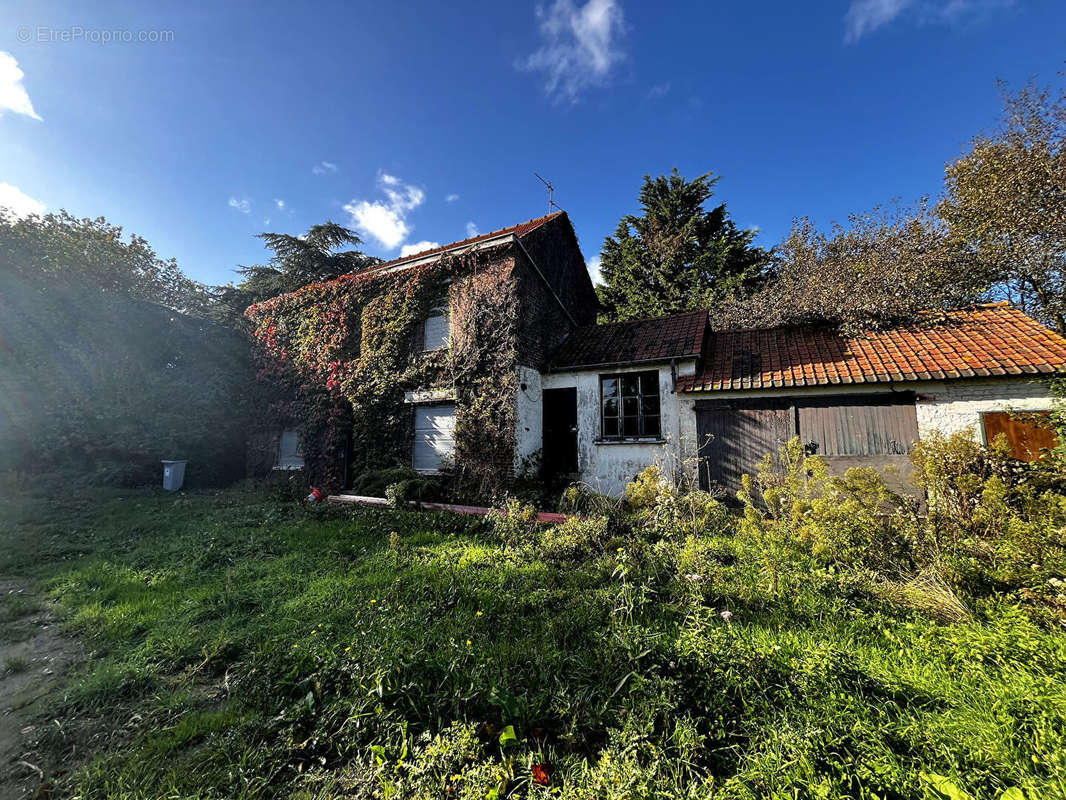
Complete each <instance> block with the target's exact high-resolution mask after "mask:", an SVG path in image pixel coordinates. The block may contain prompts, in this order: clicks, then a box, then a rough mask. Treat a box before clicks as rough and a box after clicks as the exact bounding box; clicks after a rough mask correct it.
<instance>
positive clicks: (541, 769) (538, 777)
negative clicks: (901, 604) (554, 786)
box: [533, 764, 552, 786]
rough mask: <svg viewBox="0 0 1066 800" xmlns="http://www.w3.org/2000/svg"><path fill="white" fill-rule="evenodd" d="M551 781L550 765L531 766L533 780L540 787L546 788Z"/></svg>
mask: <svg viewBox="0 0 1066 800" xmlns="http://www.w3.org/2000/svg"><path fill="white" fill-rule="evenodd" d="M551 779H552V768H551V765H550V764H534V765H533V780H534V781H536V782H537V783H539V784H540V785H541V786H547V785H548V784H549V783H550V782H551Z"/></svg>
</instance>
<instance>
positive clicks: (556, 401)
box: [541, 388, 577, 478]
mask: <svg viewBox="0 0 1066 800" xmlns="http://www.w3.org/2000/svg"><path fill="white" fill-rule="evenodd" d="M543 414H544V417H543V436H544V443H543V450H542V451H541V452H542V457H543V465H542V466H543V470H544V475H545V477H547V478H553V477H556V476H560V475H572V474H574V473H576V472H577V389H574V388H568V389H545V390H544V401H543Z"/></svg>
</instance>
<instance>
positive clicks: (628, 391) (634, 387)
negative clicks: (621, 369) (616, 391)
mask: <svg viewBox="0 0 1066 800" xmlns="http://www.w3.org/2000/svg"><path fill="white" fill-rule="evenodd" d="M638 380H639V378H638V376H637V375H623V376H622V394H623V395H632V394H640V388H639V383H638Z"/></svg>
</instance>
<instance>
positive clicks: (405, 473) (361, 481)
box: [351, 466, 421, 497]
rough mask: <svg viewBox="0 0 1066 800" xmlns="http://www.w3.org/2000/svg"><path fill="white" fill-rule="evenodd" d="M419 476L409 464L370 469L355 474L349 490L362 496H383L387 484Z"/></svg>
mask: <svg viewBox="0 0 1066 800" xmlns="http://www.w3.org/2000/svg"><path fill="white" fill-rule="evenodd" d="M419 477H421V476H420V475H419V473H418V472H416V471H415V470H414V469H413V468H412V467H409V466H395V467H385V468H383V469H371V470H367V471H366V472H363V473H361V474H360V475H357V476H356V478H355V479H354V480H353V481H352V488H351V491H352V493H353V494H357V495H362V496H363V497H384V496H385V490H386V489H387V488H388V487H389V486H391V485H393V484H395V483H400V482H401V481H408V480H414V479H416V478H419Z"/></svg>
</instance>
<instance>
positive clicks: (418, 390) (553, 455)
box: [249, 212, 1066, 494]
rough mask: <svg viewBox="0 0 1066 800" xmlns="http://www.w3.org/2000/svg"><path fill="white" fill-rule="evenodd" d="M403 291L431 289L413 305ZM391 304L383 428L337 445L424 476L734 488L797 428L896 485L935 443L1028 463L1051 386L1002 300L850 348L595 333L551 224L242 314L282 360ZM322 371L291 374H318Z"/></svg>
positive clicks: (1043, 336)
mask: <svg viewBox="0 0 1066 800" xmlns="http://www.w3.org/2000/svg"><path fill="white" fill-rule="evenodd" d="M417 285H423V286H428V287H429V288H426V289H424V290H420V291H421V296H424V298H429V300H425V299H424V300H423V301H420V302H421V305H418V303H417V302H416V299H417V297H418V296H420V295H419V291H415V289H414V288H412V287H415V286H417ZM389 292H391V295H388V296H389V297H393V298H395V300H394V301H390V302H391V305H390V304H389V303H386V304H385V305H389V307H390V308H393V309H394V311H393V312H392V313H393V316H395V317H396V318H397V319H399V320H400V323H398V330H399V331H400V333H399V334H397V335H402V337H403V341H404V343H405V344H404V348H406V349H404V348H401V349H402V350H403V353H402V363H400V362H395V363H393V365H392V367H391V369H392V374H393V375H394V377H395V380H392V381H386V382H385V383H383V384H381V385H382V386H383V387H384V388H382V389H381V391H382V392H383V393H387V394H389V396H390V397H392V398H393V400H392V401H390V402H395V409H396V413H390V414H389V415H386V416H388V418H389V419H390V420H391V419H395V420H399V421H398V422H397V423H395V424H394V425H393V428H392V429H389V428H388V427H387V426H386V425H385V424H384V423H381V425H378V424H377V423H374V425H375V427H374V430H373V432H372V435H371V436H370V437H369V438H368V437H367V435H365V434H364V436H363V438H362V439H360V438H359V437H358V436H356V437H354V439H353V438H352V437H349V438H348V440H347V441H348V442H353V441H354V442H355V444H354V445H352V444H349V445H348V447H349V450H352V449H353V448H354V450H358V449H359V447H360V445H359V444H358V443H359V441H363V442H368V441H370V440H373V441H370V443H371V444H374V445H376V444H377V443H378V440H390V441H393V444H392V445H391V448H392V449H391V450H381V451H380V452H382V453H388V454H389V455H388V458H389V459H391V460H392V461H405V462H407V463H409V464H411V465H412V466H413V467H414V468H415V469H417V470H419V471H422V472H426V473H432V472H435V471H438V470H441V469H445V468H449V467H455V468H457V469H465V470H467V471H474V472H476V471H477V470H480V471H481V474H482V476H483V477H484V478H485V479H486V480H488V479H491V478H496V479H503V480H506V479H507V478H509V477H512V476H514V475H516V474H518V473H520V472H523V471H526V470H528V469H530V467H531V466H533V465H536V466H538V468H539V469H540V470H541V471H542V472H544V473H547V474H549V475H554V476H561V477H565V478H569V479H574V480H582V481H585V482H586V483H588V484H590V485H591V486H593V487H594V488H596V489H598V490H600V491H604V492H608V493H615V494H616V493H619V492H621V491H622V489H623V488H624V486H625V484H626V483H628V482H629V481H631V480H632V479H633V477H634V476H635V475H636V474H638V473H639V472H640V471H641V470H643V469H644V468H645V467H647V466H648V465H650V464H654V463H658V464H661V465H665V466H667V467H671V468H673V469H675V470H680V471H682V472H685V473H687V474H688V475H690V476H691V477H692V478H693V479H696V480H698V483H699V485H700V486H701V487H703V488H705V489H716V488H720V489H724V490H726V491H728V492H734V491H735V490H736V489H737V488H738V486H739V481H740V476H741V475H743V474H744V473H745V472H752V471H753V469H754V467H755V465H756V464H757V462H758V461H759V460H760V459H761V458H762V457H763V456H764V455H765V454H766V453H768V452H771V451H776V450H777V449H779V448H780V446H781V445H782V444H784V442H786V441H787V440H788V439H790V438H791V437H792V436H797V435H798V436H799V437H800V439H801V440H802V441H803V442H804V444H805V447H806V449H807V450H808V451H809V452H813V453H817V454H819V455H821V456H824V457H825V458H826V460H827V462H828V463H829V466H830V468H831V469H833V470H838V471H842V470H844V469H847V468H848V467H850V466H856V465H862V466H868V465H872V466H876V467H883V466H894V467H897V468H898V472H899V477H898V478H897V480H899V481H901V482H903V481H905V479H906V474H907V471H908V469H909V461H908V458H907V454H908V453H909V451H910V450H911V449H912V448H913V446H914V443H915V442H916V441H918V440H919V439H921V437H923V436H925V435H928V433H929V432H932V431H940V432H943V433H952V432H954V431H956V430H963V429H971V430H973V432H974V435H976V436H981V437H985V438H991V437H992V436H994V435H995V434H996V433H999V432H1004V433H1007V434H1008V438H1009V439H1010V441H1011V444H1012V447H1014V449H1015V453H1016V455H1018V456H1019V457H1028V458H1031V457H1033V455H1034V454H1035V453H1036V452H1038V451H1039V449H1040V448H1041V447H1044V446H1049V445H1050V444H1051V443H1052V441H1051V439H1050V433H1049V432H1048V431H1046V430H1044V429H1041V428H1039V427H1036V426H1033V425H1031V424H1028V423H1026V422H1025V421H1021V420H1018V419H1015V418H1013V417H1011V416H1010V413H1009V412H1011V411H1015V410H1020V411H1028V412H1034V413H1046V412H1047V411H1048V410H1049V409H1050V408H1051V405H1052V400H1051V398H1050V396H1049V387H1048V378H1049V377H1050V376H1052V375H1055V374H1060V373H1066V339H1064V338H1063V337H1061V336H1059V335H1058V334H1055V333H1053V332H1051V331H1050V330H1048V329H1046V328H1044V327H1043V326H1041V325H1040V324H1038V323H1037V322H1035V321H1034V320H1032V319H1030V318H1029V317H1027V316H1025V315H1024V314H1022V313H1021V312H1019V311H1017V310H1015V309H1013V308H1011V307H1009V306H1008V305H1005V304H991V305H983V306H979V307H975V308H971V309H965V310H960V311H955V312H951V313H949V314H947V315H941V316H939V317H934V316H932V315H930V316H929V317H928V319H926V320H921V321H919V323H917V324H915V325H913V326H910V327H907V328H898V329H893V330H887V331H880V332H871V333H868V334H865V335H860V336H852V337H847V336H843V335H841V334H839V333H836V332H834V331H831V330H823V329H814V328H774V329H765V330H743V331H729V332H716V331H714V330H713V325H712V324H711V320H710V318H709V314H712V313H713V311H706V310H703V311H693V312H689V313H684V314H677V315H673V316H668V317H662V318H654V319H643V320H635V321H630V322H623V323H615V324H606V325H597V324H595V315H596V311H597V302H596V295H595V291H594V289H593V287H592V284H591V281H590V279H589V276H588V273H587V271H586V269H585V260H584V258H583V256H582V254H581V251H580V248H579V246H578V242H577V238H576V236H575V235H574V231H573V227H572V226H571V224H570V220H569V219H568V218H567V216H566V214H565V213H564V212H556V213H554V214H550V215H548V216H546V217H541V218H539V219H535V220H530V221H529V222H525V223H522V224H520V225H515V226H512V227H509V228H504V229H501V230H499V231H494V232H492V233H488V234H483V235H481V236H477V237H473V238H471V239H466V240H463V241H460V242H456V243H454V244H450V245H445V246H443V247H438V248H435V249H433V250H429V251H426V252H422V253H418V254H416V255H412V256H409V257H406V258H401V259H397V260H395V261H390V262H387V263H384V264H380V265H377V266H375V267H374V268H372V269H370V270H366V271H364V272H361V273H357V274H355V275H353V276H344V277H342V278H340V279H338V280H337V281H333V282H330V283H329V284H317V285H312V286H310V287H305V289H302V290H300V291H299V292H296V293H293V294H292V295H286V296H283V297H282V298H277V299H276V301H268V303H267V304H262V307H261V308H253V309H250V310H249V316H250V318H251V319H252V321H253V323H255V325H256V326H257V327H256V330H257V335H258V336H259V337H260V339H261V340H270V341H272V342H273V348H274V349H273V352H275V353H276V354H279V355H281V356H284V357H289V358H292V357H293V353H294V352H296V351H297V350H298V348H299V347H300V346H301V345H300V342H301V341H304V340H306V338H307V337H306V336H304V339H303V340H300V339H296V338H291V339H285V340H279V334H278V333H277V332H278V331H279V330H282V329H285V330H295V329H297V328H299V329H301V330H302V329H303V328H304V327H305V323H307V321H308V320H320V319H327V318H330V319H333V318H335V319H344V320H347V322H346V323H345V324H347V325H348V326H349V327H350V328H353V329H354V328H355V327H357V326H356V325H355V324H354V322H352V320H357V319H358V320H360V321H361V325H359V326H358V327H359V328H360V330H363V331H364V334H363V336H364V338H365V336H366V334H365V331H366V329H367V326H368V325H369V324H371V323H372V322H373V320H375V319H379V318H378V317H374V318H371V317H368V314H369V313H371V310H373V309H374V308H375V304H377V305H378V306H380V305H382V303H383V302H384V301H383V298H385V297H386V294H387V293H389ZM412 298H416V299H412ZM486 309H495V312H494V313H495V316H492V315H491V314H489V315H488V316H486V314H487V313H488V312H487V311H486ZM282 312H284V313H287V314H289V315H290V316H289V318H288V319H289V322H288V324H287V325H286V324H281V323H282V322H283V321H284V320H283V319H281V320H280V321H279V319H280V318H279V317H277V315H278V314H279V313H282ZM405 314H406V315H407V316H404V315H405ZM368 320H369V322H368ZM401 323H402V324H401ZM375 324H376V323H375ZM316 341H317V340H316ZM321 341H323V342H326V344H323V345H322V346H321V348H320V349H315V350H313V351H311V352H304V354H303V356H301V358H302V360H303V361H304V362H313V363H315V364H320V365H328V381H329V382H331V385H333V386H349V387H354V388H351V389H350V391H349V394H348V395H347V396H349V397H352V396H355V395H357V394H358V392H359V391H363V390H365V388H366V386H367V385H368V383H367V381H365V380H363V379H362V378H360V377H359V376H360V375H361V374H362V373H360V372H359V367H358V364H359V363H360V360H364V361H365V359H366V357H367V356H366V352H365V348H363V347H362V346H361V345H359V344H358V343H357V344H355V345H352V344H351V343H350V342H349V343H347V344H345V343H344V342H345V341H346V340H345V335H344V332H343V331H341V332H336V331H335V332H333V333H332V335H330V336H328V337H321ZM338 342H340V344H338ZM323 369H324V367H320V368H319V370H318V372H315V371H314V370H311V371H307V370H305V374H306V375H309V376H311V378H314V377H315V376H316V375H317V376H318V377H319V378H321V379H323V380H326V379H327V373H326V372H323ZM346 375H347V378H346V377H345V376H346ZM375 385H376V384H375ZM364 403H365V401H364ZM479 414H480V416H478V415H479ZM354 416H355V417H356V418H357V420H358V419H359V418H361V417H362V416H363V415H362V414H361V413H358V412H357V413H356V414H355V415H354ZM390 431H391V432H390ZM286 441H287V442H288V443H289V444H288V451H287V453H286V455H287V456H288V457H289V461H287V462H286V463H288V464H291V463H292V461H291V456H292V452H291V451H292V437H291V436H290V437H289V438H288V439H287V440H286ZM331 441H333V442H336V441H339V439H338V437H336V436H333V437H332V439H331ZM304 444H305V449H306V446H307V444H308V442H305V443H304ZM355 455H356V456H357V454H355ZM353 457H354V456H353V453H352V452H349V453H347V455H346V458H347V460H348V461H349V462H350V461H351V460H352V458H353ZM378 457H379V458H380V456H378ZM356 460H358V459H357V458H356ZM349 472H350V471H349ZM351 477H352V476H351V475H350V474H349V475H348V476H347V479H349V480H350V478H351ZM337 482H340V481H337Z"/></svg>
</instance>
